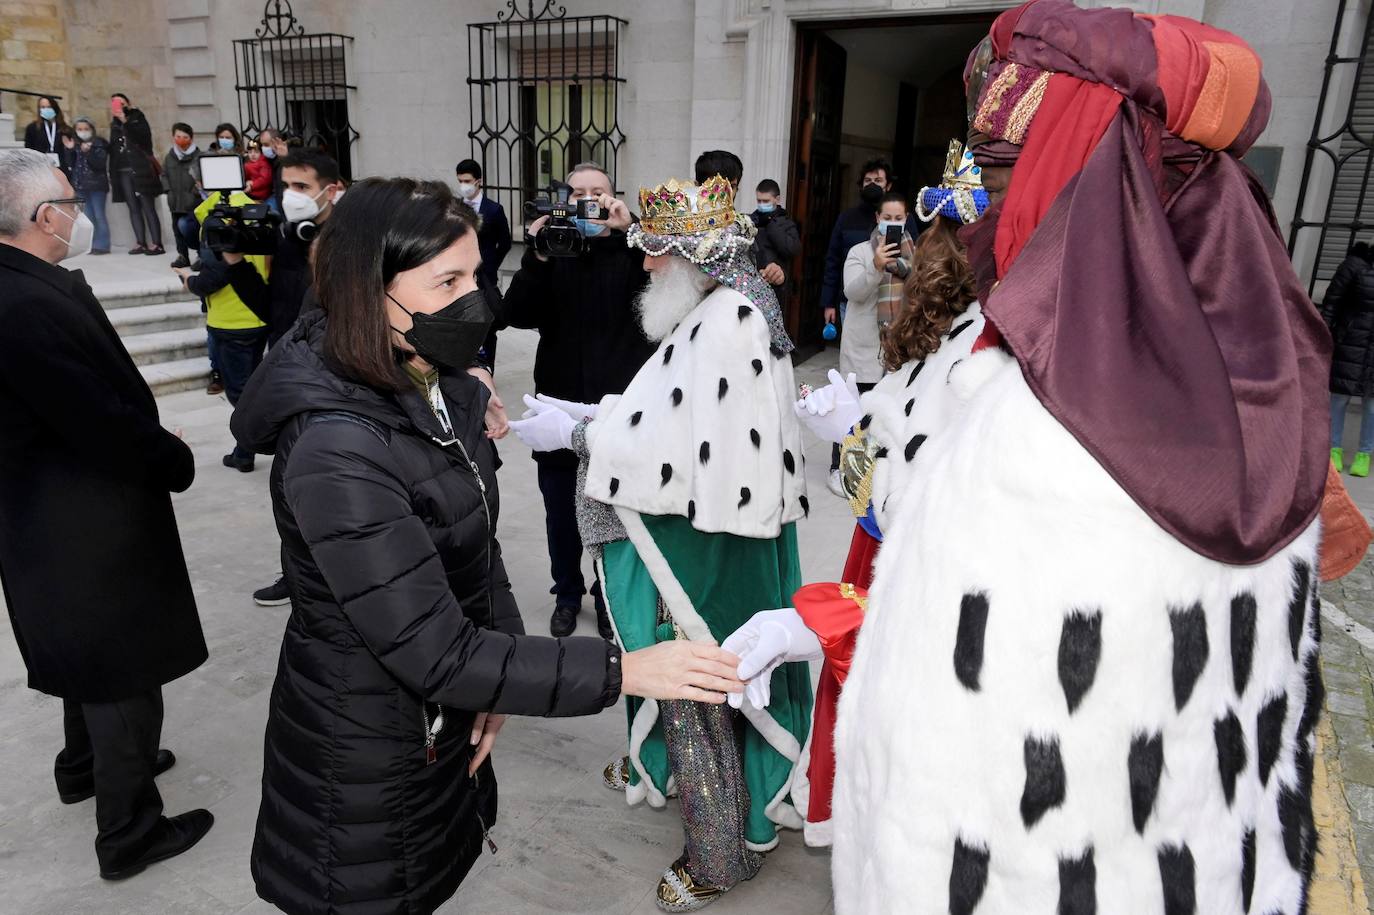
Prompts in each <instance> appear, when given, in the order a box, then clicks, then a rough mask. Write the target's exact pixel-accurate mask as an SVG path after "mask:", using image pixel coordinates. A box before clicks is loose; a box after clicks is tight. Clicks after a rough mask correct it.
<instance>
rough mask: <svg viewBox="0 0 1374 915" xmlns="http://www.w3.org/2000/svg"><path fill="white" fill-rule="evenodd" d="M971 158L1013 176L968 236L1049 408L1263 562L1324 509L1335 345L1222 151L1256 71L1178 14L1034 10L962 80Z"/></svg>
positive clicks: (1193, 531)
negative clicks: (1329, 389)
mask: <svg viewBox="0 0 1374 915" xmlns="http://www.w3.org/2000/svg"><path fill="white" fill-rule="evenodd" d="M965 76H966V81H967V82H968V84H969V89H970V93H971V96H973V97H971V99H970V103H971V107H970V112H971V115H972V117H973V124H972V132H971V141H970V145H972V146H974V152H975V155H976V156H978V157H979V158H980V161H981V163H982V164H986V165H997V164H1011V163H1012V162H1014V163H1015V165H1014V168H1013V171H1012V177H1011V183H1010V186H1009V189H1008V193H1007V196H1006V199H1005V200H1004V201H1002V202H1001V203H1000V204H998V205H997V206H994V207H993V208H991V209H989V210H988V213H987V216H985V217H984V218H983V219H982V220H980V221H978V222H976V223H974V224H973V225H971V226H968V227H967V228H965V229H964V230H963V237H964V239H965V241H966V242H967V244H968V246H969V254H970V259H971V261H972V262H973V266H974V270H975V272H976V273H977V275H978V276H979V278H980V284H981V286H982V288H981V289H980V293H981V298H982V301H983V310H984V313H985V314H986V315H987V317H988V319H989V321H990V323H991V324H993V325H994V326H995V328H996V331H997V332H1000V334H1001V336H1002V339H1003V341H1004V342H1005V344H1006V345H1007V346H1008V348H1009V349H1010V350H1011V352H1012V353H1013V354H1014V355H1015V357H1016V359H1017V361H1018V362H1019V364H1020V366H1021V370H1022V373H1023V374H1024V376H1025V378H1026V381H1027V383H1028V384H1029V386H1030V388H1031V390H1032V391H1034V392H1035V395H1036V397H1038V398H1039V400H1040V401H1041V403H1043V404H1044V405H1045V408H1046V409H1047V410H1049V411H1050V413H1051V414H1053V415H1054V417H1055V418H1056V419H1058V420H1059V422H1060V423H1061V424H1063V426H1064V427H1065V428H1066V429H1067V430H1068V431H1069V432H1070V433H1071V434H1072V435H1073V436H1074V437H1075V438H1076V439H1077V440H1078V441H1079V442H1080V443H1081V444H1082V445H1083V447H1084V448H1086V449H1087V450H1088V451H1089V452H1090V453H1091V454H1092V455H1093V456H1094V457H1095V458H1096V459H1097V460H1098V462H1099V463H1101V465H1102V466H1103V467H1104V468H1106V470H1107V472H1108V473H1110V474H1111V475H1112V476H1113V477H1114V478H1115V479H1116V481H1117V482H1118V483H1119V484H1120V485H1121V486H1122V488H1123V489H1125V490H1126V492H1127V493H1128V494H1129V495H1130V496H1131V498H1132V499H1134V500H1135V502H1136V503H1137V504H1138V505H1140V507H1141V508H1142V509H1144V510H1145V512H1147V513H1148V514H1149V515H1150V517H1151V518H1153V519H1154V520H1155V521H1156V522H1157V523H1158V524H1159V525H1160V526H1162V527H1163V528H1164V529H1165V530H1167V531H1169V532H1170V533H1171V534H1172V535H1173V536H1175V537H1177V538H1178V539H1179V540H1180V541H1182V542H1183V543H1184V544H1185V545H1187V546H1188V547H1190V548H1191V549H1193V550H1195V551H1197V552H1198V553H1201V554H1203V555H1204V556H1207V557H1209V558H1212V559H1215V560H1217V561H1220V562H1226V563H1233V564H1245V563H1254V562H1259V561H1261V560H1264V559H1267V558H1269V557H1270V556H1272V555H1273V554H1274V553H1276V552H1277V551H1278V550H1280V549H1282V548H1283V547H1284V546H1285V545H1287V544H1288V542H1289V541H1291V540H1292V539H1293V538H1294V537H1296V536H1297V535H1298V534H1299V533H1300V532H1301V531H1302V530H1304V529H1305V528H1306V527H1307V525H1308V524H1309V523H1310V522H1311V521H1312V520H1313V519H1314V518H1315V517H1316V515H1317V512H1318V509H1319V508H1320V504H1321V498H1322V491H1323V485H1324V483H1325V480H1326V469H1327V468H1326V465H1327V432H1326V424H1327V416H1328V413H1327V397H1326V378H1327V370H1328V367H1329V364H1330V350H1331V342H1330V337H1329V335H1328V333H1327V331H1326V327H1325V325H1324V324H1323V323H1322V321H1321V318H1320V317H1319V315H1318V314H1317V311H1316V309H1315V308H1314V307H1313V305H1312V302H1311V300H1310V299H1309V298H1308V297H1307V295H1306V294H1305V292H1304V291H1303V289H1302V286H1301V284H1300V283H1299V281H1298V278H1297V276H1296V275H1295V273H1294V271H1293V268H1292V265H1291V263H1290V262H1289V260H1288V255H1287V251H1286V249H1285V248H1284V245H1283V242H1282V240H1281V238H1280V236H1279V231H1278V226H1277V222H1276V220H1275V218H1274V215H1273V211H1272V209H1271V208H1270V205H1269V201H1268V198H1267V197H1266V195H1265V193H1264V190H1263V188H1262V187H1261V186H1260V184H1259V182H1258V181H1257V180H1256V178H1255V177H1254V175H1253V174H1252V173H1251V172H1250V170H1249V169H1248V168H1246V167H1245V166H1244V165H1243V164H1242V163H1241V162H1240V161H1239V159H1238V158H1237V156H1239V155H1241V154H1243V153H1244V151H1245V150H1246V149H1247V148H1248V147H1249V145H1250V144H1251V143H1253V142H1254V140H1255V138H1256V137H1257V136H1258V135H1259V133H1260V131H1261V130H1262V129H1263V128H1264V125H1265V123H1266V122H1267V120H1268V116H1269V109H1270V96H1269V90H1268V88H1267V87H1266V85H1265V83H1264V81H1263V79H1262V77H1261V75H1260V62H1259V58H1258V57H1257V56H1255V54H1254V52H1253V51H1252V50H1251V49H1250V48H1249V47H1248V46H1247V45H1245V43H1244V42H1242V41H1241V40H1240V39H1238V38H1236V37H1235V36H1233V35H1230V34H1229V33H1226V32H1222V31H1220V30H1218V29H1214V28H1210V27H1208V26H1205V25H1202V24H1201V23H1197V22H1193V21H1192V20H1187V19H1180V18H1177V17H1149V16H1139V15H1135V14H1133V13H1131V12H1130V11H1127V10H1116V9H1093V10H1083V9H1079V8H1077V7H1076V6H1074V5H1073V4H1072V3H1071V2H1069V0H1032V2H1030V3H1027V4H1025V5H1023V6H1021V7H1018V8H1016V9H1013V10H1009V11H1008V12H1006V13H1004V14H1002V15H1001V16H1000V17H998V19H997V21H996V22H995V23H994V25H993V27H992V31H991V34H990V36H989V39H988V40H987V41H985V42H984V44H983V45H982V46H980V48H979V49H978V50H975V52H974V54H973V55H972V56H971V57H970V60H969V68H968V71H967V72H966V74H965Z"/></svg>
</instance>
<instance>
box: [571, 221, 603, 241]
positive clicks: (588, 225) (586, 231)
mask: <svg viewBox="0 0 1374 915" xmlns="http://www.w3.org/2000/svg"><path fill="white" fill-rule="evenodd" d="M573 222H575V223H577V231H579V232H581V233H582V237H583V238H595V237H596V236H598V235H600V234H601V233H602V232H605V231H606V224H605V223H604V222H592V221H591V220H590V219H581V218H574V219H573Z"/></svg>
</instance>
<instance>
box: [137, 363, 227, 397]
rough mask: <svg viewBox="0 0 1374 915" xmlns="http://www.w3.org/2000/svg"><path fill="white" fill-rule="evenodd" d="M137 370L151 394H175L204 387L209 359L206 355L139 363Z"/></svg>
mask: <svg viewBox="0 0 1374 915" xmlns="http://www.w3.org/2000/svg"><path fill="white" fill-rule="evenodd" d="M138 372H139V374H140V375H142V376H143V380H144V381H146V382H148V387H150V388H152V389H153V394H154V395H156V396H158V397H161V396H162V395H163V394H175V393H177V392H178V391H193V390H196V389H197V388H204V387H205V386H206V385H207V384H209V381H210V360H209V358H208V357H206V356H195V357H192V358H190V359H177V360H174V361H171V362H154V363H151V364H148V365H140V366H139V367H138Z"/></svg>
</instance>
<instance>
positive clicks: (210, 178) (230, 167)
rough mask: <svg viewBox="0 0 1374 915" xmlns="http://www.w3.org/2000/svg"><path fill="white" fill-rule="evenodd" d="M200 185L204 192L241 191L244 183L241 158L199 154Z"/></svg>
mask: <svg viewBox="0 0 1374 915" xmlns="http://www.w3.org/2000/svg"><path fill="white" fill-rule="evenodd" d="M197 161H198V162H199V163H200V186H201V187H203V188H205V193H207V194H212V193H214V192H215V191H223V192H225V193H228V192H230V191H241V190H243V186H244V184H245V183H246V182H245V181H244V178H243V160H242V159H240V158H239V157H238V156H237V155H228V156H201V157H200V159H198V160H197Z"/></svg>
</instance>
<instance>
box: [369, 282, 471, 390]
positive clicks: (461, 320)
mask: <svg viewBox="0 0 1374 915" xmlns="http://www.w3.org/2000/svg"><path fill="white" fill-rule="evenodd" d="M386 297H387V298H388V299H391V301H393V302H396V305H397V306H398V307H400V309H401V310H402V311H404V312H405V313H406V314H408V315H410V322H411V323H410V330H408V331H406V332H405V333H403V334H401V336H402V337H404V338H405V341H406V342H407V343H409V344H410V345H411V347H412V348H414V350H415V353H416V355H418V356H419V357H420V358H421V359H423V360H425V361H426V362H428V363H429V364H430V365H433V366H436V367H438V368H444V369H449V370H451V371H462V370H463V369H465V368H467V367H468V366H470V365H472V361H473V360H474V359H476V358H477V351H478V350H480V349H481V348H482V344H483V343H484V342H486V339H487V331H488V330H489V329H490V328H491V321H492V313H491V307H490V306H489V305H488V304H487V296H486V294H485V293H484V292H483V291H482V290H481V289H480V288H478V289H474V290H472V291H471V292H468V293H465V294H463V295H461V296H459V297H458V298H456V299H454V300H453V301H452V302H450V303H449V304H447V305H445V306H444V307H443V308H441V309H439V310H438V311H436V312H434V313H433V314H426V313H424V312H422V311H411V310H410V309H409V308H406V307H405V306H404V305H402V304H401V303H400V302H397V301H396V298H395V297H394V296H392V294H391V293H389V292H388V293H387V294H386ZM393 330H394V328H393Z"/></svg>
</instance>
